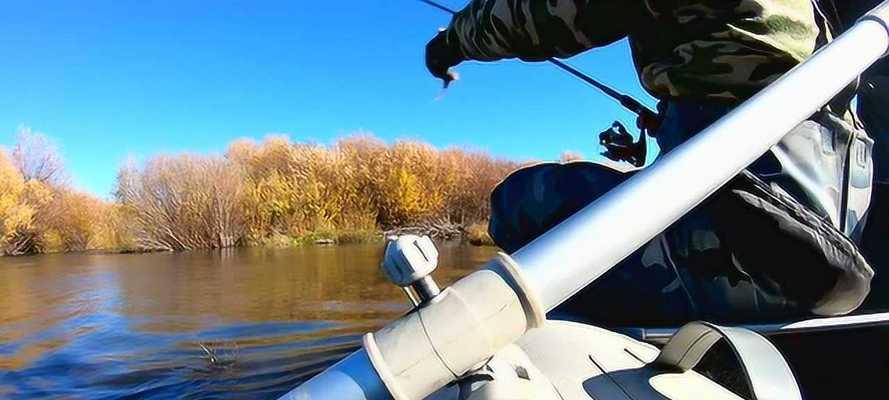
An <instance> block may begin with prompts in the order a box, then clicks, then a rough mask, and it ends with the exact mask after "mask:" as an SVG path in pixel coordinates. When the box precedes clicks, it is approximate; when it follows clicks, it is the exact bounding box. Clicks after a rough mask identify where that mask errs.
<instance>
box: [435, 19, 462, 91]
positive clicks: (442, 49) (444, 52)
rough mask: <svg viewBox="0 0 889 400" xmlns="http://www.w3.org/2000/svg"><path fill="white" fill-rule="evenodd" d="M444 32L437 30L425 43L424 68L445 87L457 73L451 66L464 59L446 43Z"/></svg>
mask: <svg viewBox="0 0 889 400" xmlns="http://www.w3.org/2000/svg"><path fill="white" fill-rule="evenodd" d="M446 32H447V31H444V30H442V31H439V32H438V35H435V37H434V38H432V40H430V41H429V44H427V45H426V68H427V69H428V70H429V72H430V73H432V75H433V76H435V77H436V78H439V79H441V80H442V81H444V87H445V88H447V87H448V85H450V83H451V82H453V81H455V80H457V74H456V73H455V72H454V71H452V70H451V68H452V67H454V66H456V65H457V64H460V63H461V62H463V60H464V59H463V56H461V55H460V52H459V50H457V49H455V48H453V47H452V46H449V45H448V41H447V33H446Z"/></svg>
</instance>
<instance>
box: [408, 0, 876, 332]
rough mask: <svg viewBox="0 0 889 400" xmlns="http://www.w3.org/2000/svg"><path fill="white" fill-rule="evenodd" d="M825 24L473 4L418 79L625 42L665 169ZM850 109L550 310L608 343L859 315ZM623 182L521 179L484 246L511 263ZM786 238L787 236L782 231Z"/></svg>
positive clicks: (439, 42)
mask: <svg viewBox="0 0 889 400" xmlns="http://www.w3.org/2000/svg"><path fill="white" fill-rule="evenodd" d="M828 23H829V19H828V18H827V17H826V16H825V15H824V14H823V12H822V11H821V10H820V9H819V7H818V6H817V4H816V3H813V2H811V1H809V0H725V1H704V0H697V1H696V0H683V1H679V0H670V1H654V0H473V1H471V2H470V3H469V5H468V6H466V8H464V9H463V10H462V11H460V12H458V13H457V14H456V15H455V16H454V18H453V19H452V21H451V23H450V25H449V26H448V27H447V28H446V29H444V30H441V31H440V32H439V33H438V35H436V36H435V37H434V38H433V39H432V40H431V41H430V42H429V44H428V45H427V47H426V65H427V68H428V69H429V71H430V72H431V73H432V74H433V75H434V76H436V77H438V78H440V79H442V80H443V81H444V82H445V85H447V84H449V83H450V82H451V81H452V80H454V79H455V74H454V71H453V67H455V66H457V65H459V64H460V63H462V62H464V61H469V60H475V61H494V60H501V59H508V58H519V59H521V60H524V61H541V60H546V59H548V58H552V57H558V58H565V57H571V56H574V55H576V54H579V53H581V52H584V51H586V50H589V49H592V48H595V47H601V46H605V45H608V44H611V43H614V42H616V41H618V40H621V39H624V38H627V39H628V40H629V45H630V48H631V51H632V56H633V59H634V62H635V65H636V68H637V73H638V76H639V78H640V80H641V83H642V85H643V86H644V88H645V89H646V90H647V91H648V92H650V93H651V94H652V95H653V96H655V97H656V98H658V99H659V100H660V102H661V104H659V107H658V109H659V110H663V112H662V115H661V120H660V124H659V128H658V129H657V131H656V132H655V133H654V134H653V136H654V137H655V139H656V140H657V144H658V146H659V147H660V149H661V152H662V154H663V153H666V152H669V151H671V150H672V149H674V148H676V147H677V146H679V145H680V144H682V143H683V142H684V141H686V140H687V139H689V138H690V137H692V136H694V135H695V134H696V133H698V132H699V131H701V130H702V129H704V128H706V127H707V126H709V125H710V124H712V123H713V122H715V121H716V120H717V119H719V118H720V117H722V116H724V115H725V114H727V113H728V112H730V111H731V110H732V109H733V108H734V107H736V106H737V105H738V104H740V103H742V102H744V101H746V100H748V99H750V98H751V97H752V96H754V95H755V94H756V93H757V92H758V91H759V90H761V89H763V88H764V87H766V86H768V85H769V84H771V83H772V82H774V81H775V80H776V79H778V78H779V77H780V76H781V75H782V74H784V73H786V72H787V71H789V70H790V69H791V68H793V67H794V66H796V65H797V64H799V63H800V62H802V61H804V60H805V59H807V58H808V57H809V56H811V55H812V54H813V52H814V51H815V50H816V48H817V47H818V46H819V45H822V44H824V43H826V42H827V41H829V40H831V38H832V35H831V31H830V28H829V24H828ZM848 100H849V99H848V98H846V99H838V100H836V101H834V102H832V103H831V104H832V105H830V106H826V107H825V109H824V110H822V111H821V112H818V113H816V114H815V115H813V116H812V117H811V118H810V119H809V120H807V121H805V122H803V123H802V124H800V125H799V126H798V127H797V128H795V129H794V130H793V131H792V132H790V133H789V134H788V135H787V137H786V138H785V139H784V140H783V141H782V142H781V143H779V144H778V145H776V146H775V147H774V148H772V150H770V152H769V153H767V154H766V155H764V156H763V157H762V158H761V159H759V160H758V161H757V162H756V163H754V164H753V165H752V166H750V168H749V170H748V171H747V172H745V173H744V174H742V175H740V176H739V178H736V180H735V181H733V182H734V183H732V184H730V185H729V186H730V187H729V189H726V190H723V191H722V192H720V194H717V195H716V196H714V197H713V198H711V199H709V200H708V201H707V203H705V204H703V205H702V206H700V207H699V208H698V209H696V210H695V211H694V212H692V213H691V214H689V215H687V216H686V217H685V218H683V219H682V220H680V221H679V222H677V223H676V224H674V225H673V226H672V227H670V228H669V229H668V230H667V231H665V232H664V233H663V234H662V235H660V236H659V237H657V238H655V239H654V240H652V241H651V242H650V243H648V244H647V245H646V246H644V247H643V248H642V249H640V250H639V251H637V252H636V253H635V254H633V255H632V256H630V257H629V258H627V259H626V260H624V261H623V262H622V263H621V265H619V266H618V267H616V268H614V269H612V271H611V272H609V274H607V275H606V276H605V277H603V278H602V279H600V280H599V281H597V282H595V283H594V284H593V285H591V286H590V287H588V288H587V289H585V290H584V291H582V292H581V293H579V294H578V295H576V296H575V297H574V298H572V299H571V300H569V302H568V303H567V304H565V305H564V306H563V307H562V308H561V310H562V311H563V312H566V313H568V314H570V315H569V317H572V318H578V319H584V320H587V321H593V322H598V323H601V324H604V325H608V326H612V327H614V326H640V325H642V326H644V325H650V326H663V325H680V324H682V323H684V322H687V321H689V320H695V319H706V320H709V321H714V322H718V323H739V322H744V323H752V322H774V321H783V320H787V319H791V318H796V317H802V316H811V315H836V314H843V313H846V312H849V311H851V310H852V309H854V308H855V307H857V306H858V305H860V304H861V302H862V301H863V299H864V297H865V296H866V294H867V292H868V290H869V282H870V279H871V277H872V276H873V272H872V270H871V269H870V267H869V265H868V264H867V262H866V261H865V260H864V259H863V257H861V255H860V254H859V253H858V252H857V249H856V248H855V245H854V244H853V243H852V242H851V241H849V240H848V239H847V238H846V236H849V237H851V238H852V239H853V240H858V239H860V237H861V232H862V230H863V227H864V220H865V218H866V215H867V209H868V205H869V187H870V186H869V182H870V181H869V177H870V174H872V170H871V164H870V159H869V158H867V157H865V158H866V160H865V161H864V162H861V163H848V162H847V160H850V154H859V153H861V154H865V155H867V154H869V152H870V145H871V143H872V142H871V141H870V139H869V138H868V137H867V135H866V134H865V133H864V132H863V131H861V130H859V129H856V127H855V126H854V125H853V124H851V123H849V121H848V118H846V115H847V110H846V106H847V105H848ZM725 151H731V149H725ZM701 167H702V168H706V166H701ZM846 177H853V179H851V180H850V183H849V184H847V183H846V180H845V178H846ZM623 179H626V175H625V174H620V173H617V172H614V171H609V170H608V169H607V168H601V166H599V165H596V164H594V163H570V164H564V165H562V164H541V165H537V166H534V167H531V168H528V169H525V170H520V171H517V172H516V173H514V174H513V175H511V176H510V177H509V178H508V179H507V180H506V181H504V182H503V183H502V184H501V185H500V186H499V187H498V188H497V189H496V190H495V191H494V193H493V194H492V217H491V224H490V233H491V235H492V237H493V238H494V239H495V241H496V242H497V244H498V245H500V246H501V247H503V248H504V249H505V250H506V251H508V252H511V251H515V250H517V249H518V248H520V247H521V246H523V245H524V244H526V243H528V242H530V241H531V240H533V239H534V238H535V237H537V236H538V235H540V234H542V233H544V232H545V231H546V230H548V229H549V228H551V227H552V226H554V225H556V224H557V223H558V222H560V221H561V220H563V219H564V218H567V217H568V216H570V215H571V214H573V213H574V212H576V211H577V210H579V209H580V208H581V207H583V206H585V205H586V204H588V203H589V202H591V201H593V200H595V198H597V197H598V196H600V195H601V194H602V193H604V192H605V191H607V190H608V189H610V188H611V187H613V186H615V185H616V184H618V183H619V182H620V181H622V180H623ZM578 182H580V183H583V184H582V185H578V184H577V183H578ZM665 184H666V185H668V184H669V183H665ZM665 187H668V186H665ZM853 187H854V188H853ZM851 189H855V190H851ZM751 198H754V199H758V200H757V201H755V202H751V201H748V200H749V199H751ZM745 199H746V200H745ZM656 202H657V199H652V206H656ZM754 203H756V204H754ZM763 204H780V205H781V207H782V211H781V213H772V210H771V209H769V208H768V207H765V208H763V207H764V206H763ZM778 214H780V215H778ZM794 224H796V225H794ZM807 224H809V225H807ZM811 224H814V225H811ZM790 225H793V226H795V227H798V228H799V229H785V230H784V231H781V229H782V227H786V226H790ZM815 225H817V226H815ZM776 227H777V228H776ZM803 231H805V232H808V233H807V235H809V236H806V237H801V236H799V234H800V232H803ZM815 231H818V232H827V231H829V233H828V234H827V236H828V238H827V239H825V237H819V236H818V235H817V234H814V233H811V232H815ZM825 243H828V244H827V245H825ZM819 246H820V247H819ZM825 246H826V247H829V248H825ZM831 246H835V247H831ZM836 254H842V255H843V256H842V257H841V258H842V259H831V257H832V255H836ZM553 268H557V266H553Z"/></svg>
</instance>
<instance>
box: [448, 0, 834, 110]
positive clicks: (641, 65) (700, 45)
mask: <svg viewBox="0 0 889 400" xmlns="http://www.w3.org/2000/svg"><path fill="white" fill-rule="evenodd" d="M818 25H819V24H818V23H817V22H816V17H815V10H814V6H813V5H812V3H811V0H473V1H472V2H471V3H470V4H469V5H468V6H467V7H466V8H465V9H463V10H462V11H460V12H459V13H458V14H457V15H456V16H455V17H454V19H453V21H452V22H451V25H450V27H449V28H448V32H447V41H448V44H449V45H451V46H453V47H454V48H455V49H458V51H459V52H461V53H462V55H463V56H464V57H465V58H467V59H471V60H480V61H492V60H498V59H504V58H514V57H518V58H521V59H523V60H527V61H540V60H544V59H546V58H550V57H560V58H561V57H569V56H573V55H575V54H578V53H580V52H582V51H585V50H588V49H590V48H593V47H597V46H604V45H607V44H609V43H612V42H615V41H617V40H619V39H622V38H624V37H629V39H630V45H631V47H632V50H633V57H634V59H635V63H636V67H637V69H638V73H639V76H640V79H641V80H642V83H643V85H644V86H645V88H646V89H647V90H648V91H649V92H651V93H652V94H653V95H655V96H656V97H658V98H661V99H666V98H682V99H699V100H717V101H723V102H736V101H739V100H744V99H747V98H749V97H750V96H752V95H753V94H755V93H756V92H757V91H758V90H760V89H762V88H763V87H765V86H766V85H768V84H769V83H771V82H772V81H774V80H775V79H776V78H777V77H779V76H780V75H781V74H783V73H784V72H787V71H788V70H789V69H790V68H792V67H794V66H795V65H796V64H798V63H799V62H801V61H802V60H804V59H806V58H807V57H809V56H810V55H811V54H812V52H813V51H814V49H815V47H816V43H817V42H818V39H819V34H820V32H821V30H820V29H819V28H818Z"/></svg>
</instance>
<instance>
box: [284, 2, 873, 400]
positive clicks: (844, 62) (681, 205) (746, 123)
mask: <svg viewBox="0 0 889 400" xmlns="http://www.w3.org/2000/svg"><path fill="white" fill-rule="evenodd" d="M887 50H889V1H887V2H884V3H883V4H881V5H880V6H879V7H877V8H876V9H875V10H874V11H872V12H871V13H870V14H868V15H867V16H865V17H864V18H862V19H861V20H860V21H859V22H858V23H857V24H856V25H855V26H854V27H852V28H851V29H849V30H848V31H847V32H846V33H845V34H843V35H842V36H840V37H839V38H837V39H836V40H835V41H833V42H832V43H831V44H830V45H828V46H826V47H824V48H823V49H821V50H820V51H818V52H817V53H816V54H815V55H814V56H812V57H811V58H810V59H809V60H808V61H806V62H804V63H802V64H800V65H799V66H797V67H796V68H794V69H793V70H791V71H790V72H788V73H787V74H785V75H784V76H783V77H782V78H780V79H779V80H778V81H776V82H775V83H773V84H772V85H770V86H769V87H768V88H766V89H764V90H763V91H761V92H760V93H759V94H758V95H756V96H755V97H753V98H752V99H750V100H748V101H746V102H745V103H744V104H742V105H741V106H739V107H738V108H736V109H735V110H734V111H732V112H731V113H729V114H728V115H726V116H725V117H724V118H722V119H720V120H719V121H717V122H716V123H715V124H713V125H712V126H710V127H709V128H707V129H705V130H704V131H702V132H700V133H699V134H697V135H696V136H694V137H693V138H691V139H690V140H688V141H687V142H686V143H684V144H683V145H681V146H679V147H677V148H676V149H674V150H673V151H671V152H670V153H668V154H666V155H665V156H664V157H663V158H662V159H660V160H659V161H658V162H657V163H655V164H654V165H652V166H651V167H649V168H647V169H645V170H644V171H642V172H640V173H639V174H637V175H636V176H634V177H632V178H630V179H629V180H627V181H626V182H624V183H623V184H622V185H620V186H618V187H617V188H615V189H614V190H612V191H611V192H609V193H608V194H606V195H605V196H603V197H602V198H600V199H599V200H597V201H596V202H594V203H593V204H591V205H589V206H587V207H586V208H584V209H583V210H581V211H580V212H578V213H577V214H575V215H574V216H572V217H571V218H569V219H567V220H566V221H564V222H563V223H561V224H559V225H558V226H556V227H555V228H553V229H552V230H551V231H549V232H547V233H546V234H544V235H543V236H541V237H540V238H538V239H537V240H535V241H533V242H531V243H530V244H528V245H527V246H525V247H524V248H522V249H520V250H519V251H517V252H516V253H515V254H513V255H512V259H513V260H514V265H517V267H518V268H519V269H520V273H519V275H521V277H522V280H523V281H524V282H526V284H527V285H526V286H527V287H529V291H530V292H531V293H517V296H520V297H521V296H525V297H529V298H536V299H537V301H539V303H541V304H542V306H543V307H544V308H545V309H546V310H550V309H552V308H554V307H556V306H557V305H559V304H560V303H561V302H563V301H565V300H566V299H568V298H569V297H570V296H571V295H573V294H574V293H576V292H578V291H579V290H581V289H582V288H584V287H586V286H587V285H588V284H589V283H591V282H593V281H594V280H596V279H597V278H599V277H600V276H602V274H604V273H605V272H606V271H608V270H609V269H610V268H611V267H613V266H614V265H615V264H617V263H618V262H620V261H621V260H622V259H623V258H625V257H626V256H628V255H629V254H631V253H632V252H633V251H635V250H636V249H638V248H639V247H641V246H642V245H643V244H645V243H646V242H647V241H648V240H651V239H652V238H653V237H655V236H656V235H657V234H659V233H660V232H662V231H663V230H664V229H666V228H667V227H668V226H670V225H671V224H672V223H674V222H676V221H677V220H678V219H679V218H681V217H682V216H683V215H685V214H686V213H687V212H688V211H690V210H691V209H692V208H694V207H695V206H697V205H698V204H699V203H701V202H702V201H704V200H705V199H706V198H707V197H708V196H709V195H710V194H712V193H713V192H715V191H716V190H717V189H718V188H719V187H721V186H722V185H724V184H725V183H726V182H728V181H729V180H730V179H731V178H732V177H734V176H735V175H736V174H738V173H739V172H740V171H741V170H742V169H744V168H746V167H747V166H748V165H750V164H751V163H752V162H754V161H755V160H756V159H757V158H759V157H760V156H762V155H763V154H764V153H765V152H766V151H768V149H769V148H770V147H772V146H773V145H775V144H776V143H777V142H778V141H780V139H781V138H782V137H783V136H784V135H785V134H786V133H787V132H789V131H790V130H792V129H793V128H794V127H795V126H796V125H797V124H799V123H800V121H803V120H805V119H806V118H808V117H809V116H811V115H812V114H813V113H815V112H816V111H817V110H818V109H819V108H820V107H822V106H823V105H824V104H826V103H827V102H828V101H829V100H830V99H831V98H832V97H833V96H835V95H836V94H837V93H839V92H840V91H841V90H842V89H843V88H844V87H845V86H846V85H847V84H848V83H849V82H851V81H853V80H854V79H856V77H857V76H858V75H860V74H861V73H862V72H863V71H864V70H865V69H867V68H868V67H869V66H870V65H871V64H873V63H874V62H876V61H877V60H878V59H880V58H881V57H883V56H884V55H885V54H886V53H887ZM727 149H730V151H726V150H727ZM501 264H502V263H501V262H494V264H493V265H501ZM495 269H499V270H500V271H498V272H500V273H502V269H500V268H495ZM509 279H511V278H510V277H508V276H504V280H509ZM526 289H528V288H526ZM476 296H483V294H478V295H476ZM436 305H437V304H435V303H433V304H431V305H429V306H427V307H435V306H436ZM412 314H413V313H412ZM515 315H517V316H518V315H519V314H515ZM409 317H410V315H409V316H408V317H405V318H409ZM521 318H524V316H521ZM399 321H401V320H399ZM399 321H396V322H395V323H393V324H390V326H395V325H398V324H399ZM517 322H518V321H517ZM521 322H525V321H521ZM384 330H385V329H384ZM470 332H472V331H467V334H466V336H467V338H466V339H467V340H473V338H470V337H469V336H471V333H470ZM406 345H407V343H406ZM491 355H493V353H491V354H486V355H483V354H476V355H474V356H475V358H477V359H481V358H484V357H485V356H491ZM371 358H372V357H370V356H369V355H368V353H367V349H362V350H360V351H358V352H357V353H355V354H353V355H351V356H349V357H348V358H346V359H345V360H344V361H342V362H340V363H339V364H336V365H334V366H333V367H331V368H330V369H328V370H327V371H325V372H323V373H321V374H320V375H318V376H316V377H314V378H312V379H311V380H309V381H307V382H306V383H304V384H303V385H301V386H300V387H298V388H296V389H295V390H294V391H292V392H290V393H288V394H287V395H285V396H284V398H287V399H299V400H307V399H313V400H382V399H387V398H391V396H392V391H391V390H389V389H387V383H389V384H390V385H392V384H393V383H392V382H391V380H390V379H388V378H387V379H385V380H387V381H389V382H387V383H384V379H383V378H381V377H380V374H379V373H378V372H377V371H376V370H375V369H374V365H373V364H374V361H372V360H371ZM423 378H425V377H417V379H423ZM439 378H440V377H436V379H439ZM398 400H401V399H398ZM416 400H419V399H416Z"/></svg>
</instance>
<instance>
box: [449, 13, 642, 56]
mask: <svg viewBox="0 0 889 400" xmlns="http://www.w3.org/2000/svg"><path fill="white" fill-rule="evenodd" d="M640 7H641V1H639V0H473V1H472V2H471V3H470V4H469V5H468V6H466V8H464V9H463V10H462V11H460V12H459V13H457V15H456V16H455V17H454V19H453V21H452V22H451V25H450V27H449V28H448V34H447V38H448V43H449V45H452V46H454V47H455V48H457V49H459V50H460V52H461V53H462V55H463V56H464V57H465V58H467V59H471V60H479V61H493V60H499V59H504V58H514V57H518V58H521V59H523V60H526V61H541V60H545V59H547V58H550V57H570V56H573V55H575V54H578V53H580V52H582V51H585V50H588V49H590V48H593V47H597V46H604V45H606V44H609V43H612V42H614V41H616V40H618V39H621V38H623V37H624V36H626V35H627V31H628V28H629V27H630V26H632V24H633V21H634V20H635V19H636V18H637V17H638V11H637V10H638V9H639V8H640Z"/></svg>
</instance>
